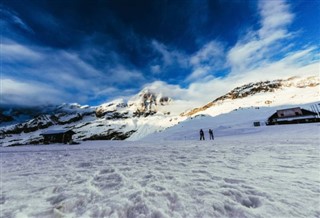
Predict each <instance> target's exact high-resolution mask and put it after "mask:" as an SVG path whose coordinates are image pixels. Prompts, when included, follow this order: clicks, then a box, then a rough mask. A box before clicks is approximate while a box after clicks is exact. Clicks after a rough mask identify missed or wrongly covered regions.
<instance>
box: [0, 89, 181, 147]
mask: <svg viewBox="0 0 320 218" xmlns="http://www.w3.org/2000/svg"><path fill="white" fill-rule="evenodd" d="M172 101H173V100H172V99H171V98H169V97H166V96H163V95H162V94H161V93H155V92H152V91H150V90H148V89H144V90H142V91H141V92H140V93H138V94H137V95H136V96H133V97H132V98H131V99H129V100H128V101H125V100H123V99H117V100H114V101H112V102H108V103H105V104H102V105H100V106H98V107H89V106H81V105H79V104H63V105H60V106H55V107H53V106H51V107H50V108H48V110H46V111H42V113H40V112H39V113H35V116H34V117H33V118H32V119H29V120H27V121H24V122H19V120H16V122H18V123H16V124H11V123H10V125H5V126H3V127H2V128H0V137H1V139H2V140H1V143H2V146H8V145H22V144H38V143H41V142H42V137H41V136H40V134H41V133H42V132H43V131H44V130H55V129H73V130H74V131H75V132H76V135H74V137H73V138H74V139H75V140H82V141H85V140H124V139H127V138H129V137H130V138H131V139H138V138H141V137H142V136H145V135H147V134H149V133H152V132H154V131H157V130H159V129H163V128H166V127H168V126H171V125H174V124H176V123H177V121H176V120H177V119H176V118H175V117H174V115H170V111H168V110H167V109H166V106H167V105H169V104H170V103H171V102H172ZM7 111H10V109H8V110H7ZM11 111H12V109H11ZM21 114H22V113H21ZM19 116H23V114H22V115H20V114H19ZM11 121H14V117H12V120H11ZM2 125H4V124H2Z"/></svg>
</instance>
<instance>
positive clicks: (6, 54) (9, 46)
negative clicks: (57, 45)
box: [1, 41, 42, 62]
mask: <svg viewBox="0 0 320 218" xmlns="http://www.w3.org/2000/svg"><path fill="white" fill-rule="evenodd" d="M1 53H2V58H3V59H2V61H4V62H6V61H10V62H15V61H30V62H34V61H39V60H40V59H41V58H42V56H41V54H39V53H38V52H35V51H34V50H33V49H31V48H28V47H26V46H23V45H20V44H17V43H14V42H12V41H11V42H2V44H1Z"/></svg>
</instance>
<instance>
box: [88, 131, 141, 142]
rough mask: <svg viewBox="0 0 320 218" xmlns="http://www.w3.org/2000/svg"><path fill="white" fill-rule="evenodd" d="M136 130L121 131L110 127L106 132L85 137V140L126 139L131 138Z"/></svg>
mask: <svg viewBox="0 0 320 218" xmlns="http://www.w3.org/2000/svg"><path fill="white" fill-rule="evenodd" d="M134 132H136V130H131V131H128V132H120V131H116V130H114V129H109V130H108V131H106V132H105V133H101V134H95V135H92V136H90V137H87V138H83V139H82V140H83V141H87V140H125V139H127V138H129V137H130V136H131V135H132V134H133V133H134Z"/></svg>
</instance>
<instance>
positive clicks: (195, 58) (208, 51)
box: [186, 41, 225, 82]
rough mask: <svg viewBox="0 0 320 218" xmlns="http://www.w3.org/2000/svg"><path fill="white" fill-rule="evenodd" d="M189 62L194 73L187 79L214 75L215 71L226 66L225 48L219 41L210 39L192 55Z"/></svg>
mask: <svg viewBox="0 0 320 218" xmlns="http://www.w3.org/2000/svg"><path fill="white" fill-rule="evenodd" d="M189 62H190V66H191V67H192V73H191V74H190V75H189V76H188V77H187V79H186V81H189V82H190V81H196V80H203V79H204V78H206V77H207V76H208V75H213V76H214V73H215V72H217V71H218V70H221V69H223V68H224V67H225V66H224V62H225V48H224V46H223V45H222V43H220V42H218V41H210V42H208V43H206V44H205V45H204V46H203V47H202V48H201V49H200V50H199V51H197V52H196V53H195V54H193V55H191V57H190V59H189Z"/></svg>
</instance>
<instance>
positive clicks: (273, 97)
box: [181, 76, 320, 116]
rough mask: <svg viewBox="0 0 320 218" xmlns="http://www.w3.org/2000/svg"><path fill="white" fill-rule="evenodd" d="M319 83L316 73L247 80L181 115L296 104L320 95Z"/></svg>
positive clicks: (311, 100) (319, 79)
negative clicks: (261, 80) (251, 81)
mask: <svg viewBox="0 0 320 218" xmlns="http://www.w3.org/2000/svg"><path fill="white" fill-rule="evenodd" d="M319 84H320V78H319V77H318V76H310V77H306V78H301V77H292V78H289V79H285V80H283V79H279V80H274V81H265V82H258V83H249V84H246V85H243V86H241V87H237V88H235V89H233V90H231V91H230V92H228V93H227V94H225V95H223V96H221V97H219V98H217V99H215V100H213V101H212V102H209V103H208V104H206V105H204V106H202V107H199V108H195V109H192V110H190V111H187V112H184V113H182V114H181V115H182V116H194V115H197V114H208V115H211V116H215V115H218V114H220V113H226V112H230V111H232V110H234V109H238V108H241V107H251V106H256V107H257V106H260V107H264V106H278V105H286V104H292V105H295V104H297V105H299V104H304V103H309V102H316V101H318V100H319V96H320V91H319Z"/></svg>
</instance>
